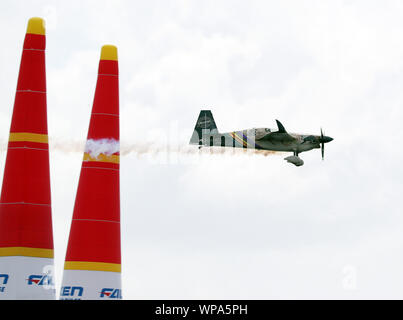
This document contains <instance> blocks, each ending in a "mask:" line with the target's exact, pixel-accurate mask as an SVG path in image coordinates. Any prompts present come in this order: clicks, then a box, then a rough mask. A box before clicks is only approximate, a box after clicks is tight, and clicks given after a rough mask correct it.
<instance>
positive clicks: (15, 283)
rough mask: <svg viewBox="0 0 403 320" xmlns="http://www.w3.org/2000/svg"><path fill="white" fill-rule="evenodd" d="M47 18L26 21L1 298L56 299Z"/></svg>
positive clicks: (6, 181) (1, 230)
mask: <svg viewBox="0 0 403 320" xmlns="http://www.w3.org/2000/svg"><path fill="white" fill-rule="evenodd" d="M45 46H46V36H45V24H44V21H43V20H42V19H41V18H31V19H30V20H29V22H28V28H27V33H26V35H25V41H24V47H23V52H22V58H21V66H20V73H19V77H18V83H17V92H16V95H15V102H14V111H13V116H12V120H11V128H10V136H9V140H8V149H7V158H6V164H5V169H4V176H3V186H2V190H1V199H0V299H17V300H20V299H29V300H33V299H55V288H54V279H53V233H52V212H51V211H52V210H51V196H50V178H49V149H48V129H47V110H46V75H45Z"/></svg>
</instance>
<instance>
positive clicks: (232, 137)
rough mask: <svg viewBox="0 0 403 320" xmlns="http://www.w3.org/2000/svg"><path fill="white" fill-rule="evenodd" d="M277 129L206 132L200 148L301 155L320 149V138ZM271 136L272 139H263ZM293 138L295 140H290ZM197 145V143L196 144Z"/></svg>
mask: <svg viewBox="0 0 403 320" xmlns="http://www.w3.org/2000/svg"><path fill="white" fill-rule="evenodd" d="M276 131H277V130H276V129H269V128H252V129H246V130H241V131H232V132H225V133H219V132H217V131H211V132H209V131H205V132H203V134H202V138H201V139H200V140H199V143H198V144H199V145H200V146H216V147H217V146H218V147H232V148H244V149H260V150H271V151H282V152H296V153H301V152H305V151H309V150H312V149H316V148H320V136H314V135H307V134H296V133H286V134H283V133H279V132H276ZM268 134H271V136H272V138H271V139H262V138H264V137H265V136H266V135H268ZM289 136H292V137H293V138H294V139H290V137H289ZM194 144H196V143H194Z"/></svg>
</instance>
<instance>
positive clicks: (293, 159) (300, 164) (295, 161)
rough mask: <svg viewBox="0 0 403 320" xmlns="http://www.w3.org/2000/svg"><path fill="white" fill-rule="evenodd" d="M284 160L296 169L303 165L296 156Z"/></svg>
mask: <svg viewBox="0 0 403 320" xmlns="http://www.w3.org/2000/svg"><path fill="white" fill-rule="evenodd" d="M284 160H287V162H289V163H292V164H293V165H296V166H297V167H299V166H302V165H303V164H304V161H303V160H302V159H301V158H300V157H297V156H289V157H287V158H284Z"/></svg>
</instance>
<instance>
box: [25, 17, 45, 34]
mask: <svg viewBox="0 0 403 320" xmlns="http://www.w3.org/2000/svg"><path fill="white" fill-rule="evenodd" d="M27 33H31V34H40V35H43V36H44V35H45V33H46V32H45V20H43V19H42V18H38V17H34V18H31V19H29V21H28V27H27Z"/></svg>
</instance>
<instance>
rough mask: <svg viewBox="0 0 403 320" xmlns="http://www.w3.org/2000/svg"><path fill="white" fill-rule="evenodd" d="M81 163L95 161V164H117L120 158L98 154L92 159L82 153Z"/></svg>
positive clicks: (87, 154)
mask: <svg viewBox="0 0 403 320" xmlns="http://www.w3.org/2000/svg"><path fill="white" fill-rule="evenodd" d="M83 161H95V162H110V163H119V162H120V157H119V156H118V155H114V154H113V155H110V156H108V155H106V154H103V153H101V154H99V155H98V156H97V157H92V156H91V155H90V154H89V153H84V159H83Z"/></svg>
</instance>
